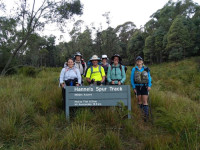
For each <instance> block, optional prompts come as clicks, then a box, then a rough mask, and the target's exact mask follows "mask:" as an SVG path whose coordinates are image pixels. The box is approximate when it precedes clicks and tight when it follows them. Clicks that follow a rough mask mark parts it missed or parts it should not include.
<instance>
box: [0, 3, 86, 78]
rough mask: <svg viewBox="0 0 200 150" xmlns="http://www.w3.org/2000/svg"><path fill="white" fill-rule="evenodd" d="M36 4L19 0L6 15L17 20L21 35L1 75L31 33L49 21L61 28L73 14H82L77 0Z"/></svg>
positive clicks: (40, 28) (39, 29) (42, 27)
mask: <svg viewBox="0 0 200 150" xmlns="http://www.w3.org/2000/svg"><path fill="white" fill-rule="evenodd" d="M31 2H32V3H31ZM1 4H5V1H3V0H2V1H1ZM1 4H0V5H1ZM37 4H38V5H36V0H32V1H30V0H19V1H17V5H14V8H12V12H13V14H12V15H11V16H7V17H9V18H13V19H14V20H17V21H18V22H17V29H18V30H19V31H20V32H21V36H20V37H19V38H18V39H17V40H18V41H17V45H16V46H15V48H14V49H13V50H12V53H11V55H10V57H9V59H8V61H7V63H6V65H5V67H4V69H3V70H2V72H1V75H5V72H6V69H7V68H8V67H9V65H10V63H11V61H12V59H13V58H14V57H15V56H16V55H17V53H18V52H19V51H20V50H21V49H22V47H23V46H24V45H25V44H26V42H27V40H28V39H29V37H30V35H31V34H32V33H34V32H36V31H41V30H42V29H44V27H45V25H46V24H50V23H57V25H58V26H59V27H60V29H63V28H62V27H63V26H65V25H66V23H67V22H66V21H67V20H68V19H70V18H72V17H73V15H74V14H76V15H81V14H82V5H81V3H80V1H79V0H75V1H65V0H58V1H54V0H42V1H37ZM5 15H6V14H5ZM13 44H16V43H13Z"/></svg>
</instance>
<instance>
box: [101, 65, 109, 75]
mask: <svg viewBox="0 0 200 150" xmlns="http://www.w3.org/2000/svg"><path fill="white" fill-rule="evenodd" d="M101 66H102V67H103V68H104V71H105V74H107V72H108V67H109V63H106V65H103V64H102V65H101Z"/></svg>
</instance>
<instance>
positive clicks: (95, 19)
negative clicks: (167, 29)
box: [45, 0, 200, 42]
mask: <svg viewBox="0 0 200 150" xmlns="http://www.w3.org/2000/svg"><path fill="white" fill-rule="evenodd" d="M193 1H194V2H196V3H198V4H200V0H193ZM167 2H168V0H81V3H82V4H83V15H82V16H81V17H75V18H76V20H83V21H84V24H83V26H89V27H91V24H92V25H93V26H95V27H96V28H99V27H100V24H101V26H102V29H106V28H107V27H108V25H107V24H106V18H105V17H103V16H102V14H104V13H105V12H110V14H109V17H110V20H111V22H110V26H111V27H113V28H115V27H117V26H118V25H120V24H123V23H125V22H127V21H132V22H133V23H134V24H135V25H136V27H137V28H140V26H144V25H145V23H146V22H147V21H149V20H150V16H151V15H152V14H153V13H155V12H156V11H157V10H158V9H161V8H162V7H163V6H164V5H165V4H166V3H167ZM72 26H73V23H69V25H68V29H66V30H65V33H61V32H59V31H58V30H56V31H52V30H51V29H52V27H49V29H48V27H47V28H46V31H45V34H46V33H48V34H54V35H55V34H60V35H62V39H60V40H59V38H58V39H57V42H59V41H69V40H70V38H69V34H68V32H69V31H70V30H71V29H72ZM59 37H60V36H59Z"/></svg>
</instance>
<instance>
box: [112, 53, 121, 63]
mask: <svg viewBox="0 0 200 150" xmlns="http://www.w3.org/2000/svg"><path fill="white" fill-rule="evenodd" d="M115 57H118V58H119V61H122V58H121V56H120V55H119V54H115V55H113V56H112V57H111V60H114V58H115Z"/></svg>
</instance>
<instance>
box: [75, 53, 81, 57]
mask: <svg viewBox="0 0 200 150" xmlns="http://www.w3.org/2000/svg"><path fill="white" fill-rule="evenodd" d="M74 56H75V57H76V56H80V57H82V55H81V53H80V52H76V54H75V55H74Z"/></svg>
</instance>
